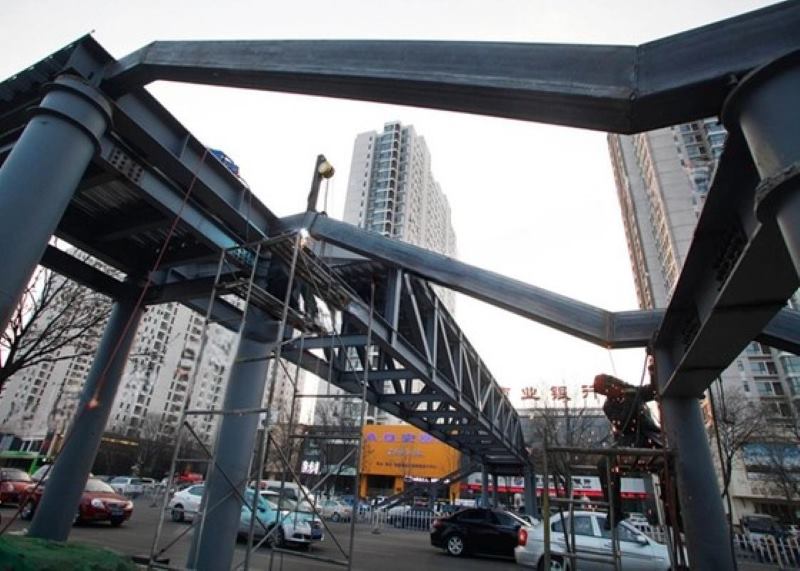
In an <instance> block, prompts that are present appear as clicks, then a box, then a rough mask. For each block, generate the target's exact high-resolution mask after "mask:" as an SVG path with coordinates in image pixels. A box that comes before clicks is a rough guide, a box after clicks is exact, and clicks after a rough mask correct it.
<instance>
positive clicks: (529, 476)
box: [525, 466, 537, 517]
mask: <svg viewBox="0 0 800 571" xmlns="http://www.w3.org/2000/svg"><path fill="white" fill-rule="evenodd" d="M536 507H537V506H536V474H535V473H534V471H533V467H531V466H526V467H525V513H526V514H527V515H529V516H531V517H536V511H537V510H536Z"/></svg>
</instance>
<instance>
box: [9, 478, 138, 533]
mask: <svg viewBox="0 0 800 571" xmlns="http://www.w3.org/2000/svg"><path fill="white" fill-rule="evenodd" d="M46 485H47V484H46V482H44V483H41V484H39V486H38V487H37V486H35V485H33V484H30V485H29V486H28V490H26V492H25V496H24V499H23V501H24V502H25V503H24V506H23V508H22V512H21V513H20V517H22V519H33V514H34V513H35V512H36V508H37V507H38V506H39V502H40V501H41V499H42V494H43V493H44V490H45V487H46ZM132 514H133V502H131V501H130V500H128V498H126V497H123V496H121V495H119V494H118V493H116V492H115V491H114V489H113V488H112V487H111V486H109V485H108V484H106V483H105V482H101V481H100V480H97V479H95V478H89V479H88V480H86V485H85V486H84V489H83V493H82V494H81V501H80V504H78V511H77V513H76V514H75V523H84V522H94V521H108V522H110V523H111V525H112V526H114V527H117V526H120V525H122V523H123V522H125V521H126V520H128V519H130V517H131V515H132Z"/></svg>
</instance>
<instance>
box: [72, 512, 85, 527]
mask: <svg viewBox="0 0 800 571" xmlns="http://www.w3.org/2000/svg"><path fill="white" fill-rule="evenodd" d="M82 523H83V520H82V519H81V510H78V511H76V512H75V519H73V520H72V525H80V524H82Z"/></svg>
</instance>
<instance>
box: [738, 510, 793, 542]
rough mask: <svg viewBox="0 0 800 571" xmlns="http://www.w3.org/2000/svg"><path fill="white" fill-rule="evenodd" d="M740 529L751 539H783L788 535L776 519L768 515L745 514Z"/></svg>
mask: <svg viewBox="0 0 800 571" xmlns="http://www.w3.org/2000/svg"><path fill="white" fill-rule="evenodd" d="M741 522H742V531H744V534H745V536H746V537H747V538H748V539H750V540H751V541H752V540H759V539H766V538H767V537H772V538H774V539H783V538H785V537H787V536H788V535H789V533H788V532H787V531H786V529H784V527H783V526H782V525H781V524H780V522H778V520H777V519H775V518H774V517H772V516H770V515H746V516H744V517H743V518H742V520H741Z"/></svg>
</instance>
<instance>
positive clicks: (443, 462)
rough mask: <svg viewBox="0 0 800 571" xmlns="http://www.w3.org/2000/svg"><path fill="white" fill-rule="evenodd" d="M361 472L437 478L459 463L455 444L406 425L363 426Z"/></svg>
mask: <svg viewBox="0 0 800 571" xmlns="http://www.w3.org/2000/svg"><path fill="white" fill-rule="evenodd" d="M363 436H364V451H363V456H362V458H363V459H362V462H361V472H362V473H363V474H373V475H381V476H403V477H406V476H407V477H412V478H413V477H417V478H440V477H442V476H444V475H446V474H449V473H450V472H452V471H453V470H455V469H456V468H458V463H459V453H458V451H457V450H456V449H455V448H451V447H450V446H448V445H446V444H444V443H442V442H439V441H438V440H436V439H435V438H434V437H433V436H431V435H429V434H426V433H424V432H422V431H421V430H419V429H417V428H414V427H413V426H407V425H377V424H370V425H367V426H365V427H364V434H363Z"/></svg>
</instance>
